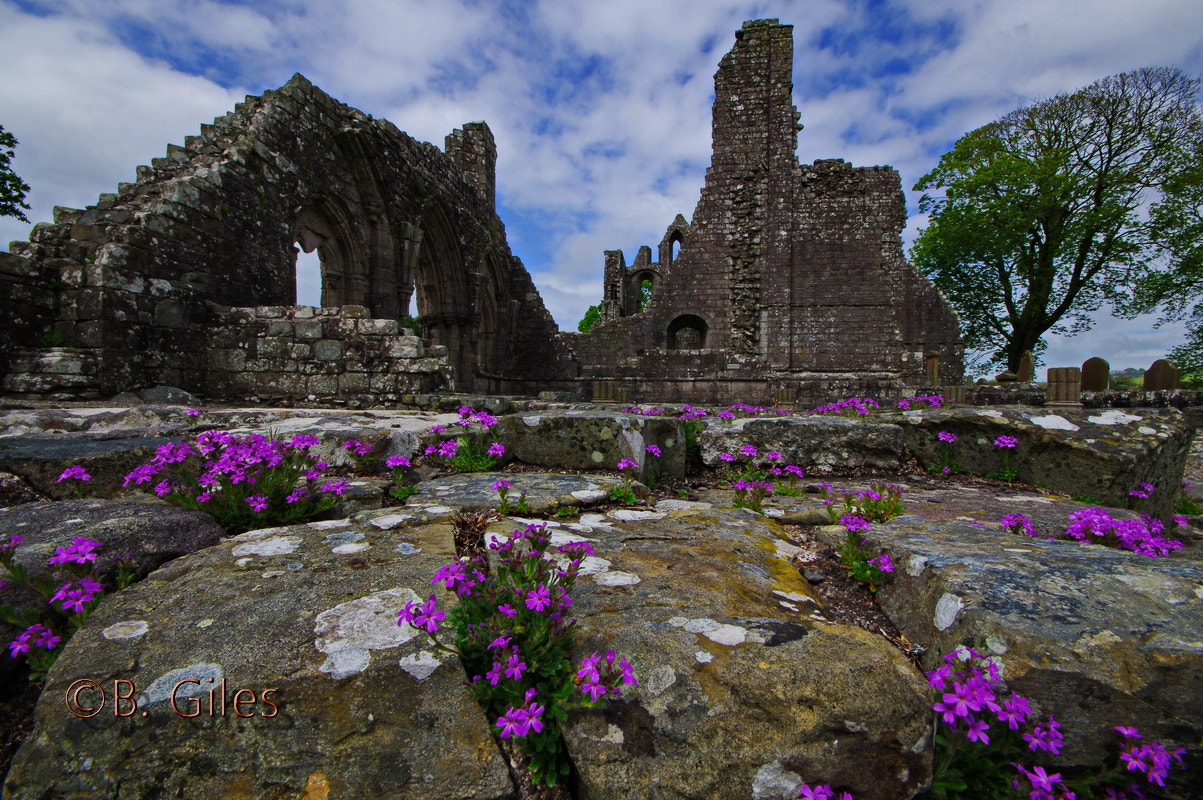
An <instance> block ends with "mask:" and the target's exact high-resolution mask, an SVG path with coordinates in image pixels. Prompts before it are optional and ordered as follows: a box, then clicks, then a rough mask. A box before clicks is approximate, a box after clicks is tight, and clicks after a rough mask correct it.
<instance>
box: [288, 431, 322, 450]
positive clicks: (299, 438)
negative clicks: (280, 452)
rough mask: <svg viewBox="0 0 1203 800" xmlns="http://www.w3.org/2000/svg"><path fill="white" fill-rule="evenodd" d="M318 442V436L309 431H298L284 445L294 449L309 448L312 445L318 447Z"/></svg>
mask: <svg viewBox="0 0 1203 800" xmlns="http://www.w3.org/2000/svg"><path fill="white" fill-rule="evenodd" d="M317 443H318V438H317V437H316V436H314V435H312V434H308V433H298V434H297V435H296V436H293V437H292V438H291V439H289V440H288V441H287V442H285V443H284V446H285V447H291V448H293V449H294V450H308V449H309V448H310V447H316V446H317Z"/></svg>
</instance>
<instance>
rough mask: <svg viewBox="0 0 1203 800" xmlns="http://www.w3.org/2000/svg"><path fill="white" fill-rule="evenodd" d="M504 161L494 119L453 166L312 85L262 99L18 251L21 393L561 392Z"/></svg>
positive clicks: (455, 153)
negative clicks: (512, 227) (509, 227)
mask: <svg viewBox="0 0 1203 800" xmlns="http://www.w3.org/2000/svg"><path fill="white" fill-rule="evenodd" d="M495 161H496V149H495V146H494V144H493V137H492V134H491V133H490V131H489V129H488V127H487V126H486V125H485V124H484V123H469V124H467V125H465V126H464V127H463V129H461V130H457V131H455V132H453V133H452V134H451V135H450V136H448V137H447V140H446V152H440V151H439V150H438V149H436V148H435V147H433V146H431V145H429V144H425V143H422V142H418V141H415V140H414V139H412V138H410V137H409V136H407V135H406V134H404V133H402V132H401V131H399V130H398V129H397V128H396V127H395V126H393V125H392V124H391V123H390V122H388V121H386V120H375V119H372V118H371V117H370V116H368V115H366V114H363V113H362V112H360V111H357V110H355V109H352V108H350V107H348V106H345V105H343V104H341V103H338V102H337V101H335V100H333V99H332V98H330V97H329V96H327V95H326V94H325V93H323V92H322V91H321V90H320V89H317V88H316V87H314V86H313V85H312V84H311V83H310V82H309V81H307V80H306V79H305V78H303V77H301V76H300V75H297V76H294V77H293V78H292V80H290V81H289V82H288V83H287V84H285V85H284V86H283V87H281V88H280V89H278V90H275V91H269V92H266V93H265V94H264V95H263V96H261V97H248V98H247V99H246V101H245V102H243V103H240V104H239V105H238V107H237V108H236V109H235V110H234V111H232V112H230V113H229V114H226V115H225V116H223V117H220V118H218V119H216V120H214V122H213V124H212V125H203V126H201V132H200V134H199V135H198V136H190V137H188V139H187V140H186V141H185V143H184V145H183V146H177V145H170V146H169V147H168V149H167V155H166V156H165V157H164V158H158V159H155V160H154V161H153V162H152V164H151V166H146V167H139V168H138V176H137V180H136V181H135V182H133V183H127V184H121V185H120V186H119V187H118V190H117V192H116V193H113V194H109V195H103V196H101V198H100V200H99V201H98V202H97V204H96V205H95V206H92V207H90V208H87V209H84V210H74V209H63V208H59V209H56V211H55V220H54V222H52V223H42V224H39V225H37V226H35V228H34V230H33V233H32V235H31V239H30V241H29V242H28V243H25V242H17V243H14V244H13V246H12V248H11V252H10V253H9V254H3V253H0V299H3V300H5V301H7V302H5V303H4V305H5V307H6V308H7V309H8V311H7V312H6V314H7V315H8V319H5V320H3V322H4V340H3V342H2V343H0V370H2V371H3V372H4V373H5V387H6V389H7V390H8V391H10V392H16V393H26V394H31V395H42V396H46V395H62V396H69V395H74V396H105V395H112V394H116V393H118V392H121V391H124V390H129V389H136V388H139V387H143V386H152V385H156V384H168V385H173V386H180V387H182V388H185V389H189V390H191V391H195V392H198V393H200V394H202V395H204V396H208V397H214V398H226V397H228V398H231V399H233V398H236V397H242V396H252V395H256V396H260V397H263V398H271V397H280V398H285V397H292V398H302V399H305V398H308V399H333V398H340V399H343V400H354V399H357V398H358V399H359V400H362V401H365V402H375V401H382V400H383V401H387V400H396V399H399V397H400V396H401V395H402V394H404V393H407V392H416V391H431V390H434V389H438V388H457V389H460V390H469V391H524V390H526V389H527V388H528V383H529V382H530V381H537V382H543V381H546V380H549V379H552V378H554V377H556V375H558V374H559V373H558V372H557V371H556V369H557V358H556V355H555V354H556V348H555V344H554V336H555V333H556V327H555V324H554V323H553V321H552V320H551V317H550V315H549V314H548V313H547V311H546V309H545V308H544V307H543V303H542V300H541V299H540V298H539V295H538V293H537V292H536V291H535V289H534V286H533V284H532V282H531V279H530V276H529V275H528V274H527V273H526V270H525V269H524V268H523V267H522V264H521V262H519V261H518V260H517V259H515V258H514V257H513V255H512V254H511V253H510V251H509V247H508V245H507V244H506V241H505V235H504V227H503V226H502V224H501V222H500V220H499V219H498V218H497V215H496V213H495V210H494V206H493V204H494V194H493V193H494V188H493V187H494V176H493V171H494V165H495ZM297 247H299V248H300V249H301V250H304V251H307V252H310V251H315V250H316V251H317V252H318V253H319V255H320V258H321V264H322V266H321V273H322V308H320V309H310V308H306V307H302V306H297V305H296V297H297V285H296V268H295V262H296V249H297ZM407 313H409V314H412V315H413V316H416V317H417V318H418V323H419V325H420V326H421V328H422V331H423V337H422V339H421V340H418V339H416V338H414V337H412V336H408V335H407V333H408V331H405V330H402V329H400V328H399V327H398V324H397V320H398V319H399V318H400V317H402V316H403V315H405V314H407ZM484 326H488V327H487V329H485V327H484ZM48 332H49V334H50V335H48ZM60 344H61V345H65V346H57V345H60ZM560 371H562V370H560Z"/></svg>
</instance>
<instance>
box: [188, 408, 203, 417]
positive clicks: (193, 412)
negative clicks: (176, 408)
mask: <svg viewBox="0 0 1203 800" xmlns="http://www.w3.org/2000/svg"><path fill="white" fill-rule="evenodd" d="M184 413H185V414H187V415H188V416H190V417H199V416H200V415H201V412H200V409H199V408H185V409H184Z"/></svg>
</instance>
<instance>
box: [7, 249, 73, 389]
mask: <svg viewBox="0 0 1203 800" xmlns="http://www.w3.org/2000/svg"><path fill="white" fill-rule="evenodd" d="M57 277H58V275H57V270H56V269H55V268H54V266H53V265H50V264H40V263H37V262H33V261H30V260H29V259H25V258H20V257H17V256H13V255H10V254H8V253H2V252H0V331H3V332H4V333H3V335H2V336H0V379H3V378H4V376H5V375H6V374H7V373H8V364H9V362H10V360H11V359H12V357H13V351H14V349H15V348H18V347H36V346H37V345H38V344H39V343H40V342H42V341H43V340H45V341H48V342H49V341H52V339H51V337H53V336H55V335H56V334H55V333H54V331H55V330H56V328H55V321H56V319H57V316H58V304H59V298H58V294H59V287H58V286H57V285H56V282H55V281H56V279H57ZM48 289H49V291H47V290H48Z"/></svg>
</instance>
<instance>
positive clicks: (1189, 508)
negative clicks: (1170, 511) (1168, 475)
mask: <svg viewBox="0 0 1203 800" xmlns="http://www.w3.org/2000/svg"><path fill="white" fill-rule="evenodd" d="M1174 510H1175V511H1177V512H1178V513H1179V514H1185V515H1187V516H1188V517H1197V516H1199V515H1200V514H1203V506H1200V505H1199V501H1198V500H1196V499H1195V498H1193V497H1191V496H1190V495H1189V494H1187V493H1186V492H1185V491H1184V492H1182V493H1181V494H1179V495H1178V499H1177V500H1176V501H1174Z"/></svg>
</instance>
